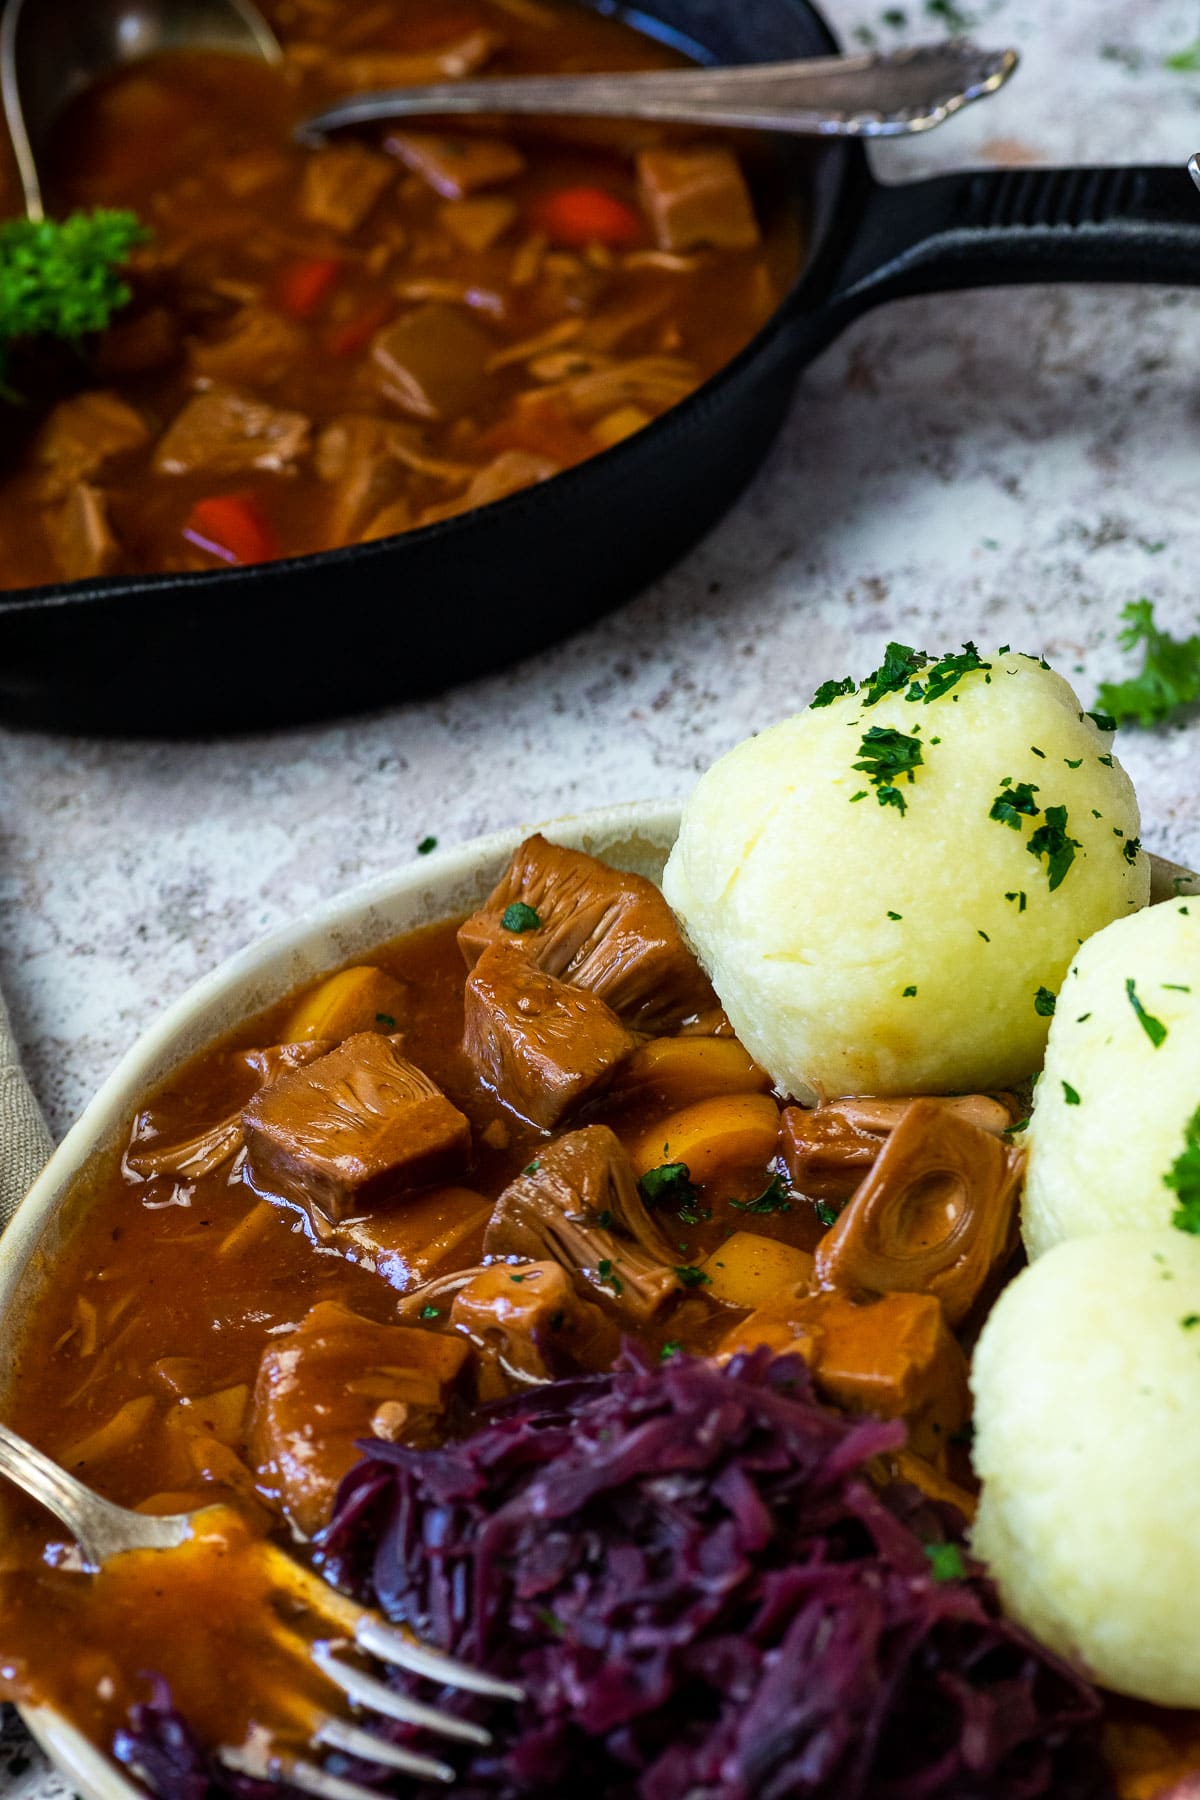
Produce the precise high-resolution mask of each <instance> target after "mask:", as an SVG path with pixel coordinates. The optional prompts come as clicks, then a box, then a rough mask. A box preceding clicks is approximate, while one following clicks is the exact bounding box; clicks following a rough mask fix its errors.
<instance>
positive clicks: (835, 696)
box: [808, 675, 856, 707]
mask: <svg viewBox="0 0 1200 1800" xmlns="http://www.w3.org/2000/svg"><path fill="white" fill-rule="evenodd" d="M855 686H856V684H855V682H854V680H853V678H852V677H851V676H849V675H845V676H843V677H842V679H841V681H823V682H822V683H821V685H820V687H819V688H818V689H817V691H816V693H815V694H814V695H813V697H812V699H811V700H810V701H809V703H808V704H809V706H810V707H818V706H832V705H833V703H834V701H835V700H840V699H841V697H842V695H843V694H853V693H854V692H855Z"/></svg>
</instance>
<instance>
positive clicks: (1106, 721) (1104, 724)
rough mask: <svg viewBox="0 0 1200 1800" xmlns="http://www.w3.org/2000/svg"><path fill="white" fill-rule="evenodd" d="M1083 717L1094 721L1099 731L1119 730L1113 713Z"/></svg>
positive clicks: (1097, 713) (1096, 713)
mask: <svg viewBox="0 0 1200 1800" xmlns="http://www.w3.org/2000/svg"><path fill="white" fill-rule="evenodd" d="M1122 635H1124V634H1122ZM1083 716H1084V718H1085V719H1090V720H1091V721H1092V724H1093V725H1094V726H1095V727H1096V730H1097V731H1115V730H1116V729H1117V721H1116V720H1115V719H1114V718H1113V716H1112V714H1111V713H1106V712H1090V713H1084V715H1083Z"/></svg>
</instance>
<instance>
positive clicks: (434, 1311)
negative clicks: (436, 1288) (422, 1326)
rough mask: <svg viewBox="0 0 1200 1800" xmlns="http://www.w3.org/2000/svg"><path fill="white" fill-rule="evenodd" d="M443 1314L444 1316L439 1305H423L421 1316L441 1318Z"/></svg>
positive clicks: (424, 1317)
mask: <svg viewBox="0 0 1200 1800" xmlns="http://www.w3.org/2000/svg"><path fill="white" fill-rule="evenodd" d="M441 1316H442V1314H441V1309H440V1307H437V1306H423V1307H422V1308H421V1317H422V1318H423V1319H440V1318H441Z"/></svg>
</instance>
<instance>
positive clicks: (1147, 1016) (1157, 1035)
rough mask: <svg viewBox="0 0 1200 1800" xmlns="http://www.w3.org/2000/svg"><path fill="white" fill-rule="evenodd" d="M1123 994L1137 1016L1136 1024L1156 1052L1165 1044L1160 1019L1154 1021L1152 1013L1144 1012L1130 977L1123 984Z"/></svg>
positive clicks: (1165, 1031)
mask: <svg viewBox="0 0 1200 1800" xmlns="http://www.w3.org/2000/svg"><path fill="white" fill-rule="evenodd" d="M1125 993H1126V995H1127V996H1128V999H1129V1004H1130V1006H1132V1008H1133V1010H1134V1012H1135V1013H1136V1014H1137V1018H1138V1024H1139V1025H1140V1026H1141V1028H1142V1030H1143V1031H1144V1032H1145V1034H1146V1036H1147V1037H1148V1038H1149V1039H1150V1042H1151V1043H1152V1044H1153V1045H1154V1048H1155V1049H1156V1050H1157V1049H1158V1048H1159V1046H1160V1044H1164V1043H1165V1042H1166V1037H1167V1028H1166V1026H1165V1025H1164V1024H1163V1022H1162V1020H1161V1019H1156V1018H1155V1017H1154V1014H1153V1013H1148V1012H1147V1011H1146V1009H1145V1007H1144V1006H1143V1005H1142V1003H1141V1001H1140V1000H1139V999H1138V996H1137V988H1136V987H1135V985H1134V981H1133V977H1132V976H1130V978H1129V980H1128V981H1126V983H1125Z"/></svg>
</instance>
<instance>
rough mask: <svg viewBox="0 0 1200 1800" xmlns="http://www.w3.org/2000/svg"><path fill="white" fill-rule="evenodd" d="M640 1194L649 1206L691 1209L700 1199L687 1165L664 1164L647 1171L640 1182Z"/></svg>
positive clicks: (679, 1163) (678, 1163)
mask: <svg viewBox="0 0 1200 1800" xmlns="http://www.w3.org/2000/svg"><path fill="white" fill-rule="evenodd" d="M638 1192H639V1193H640V1194H641V1196H642V1199H643V1200H644V1201H645V1202H646V1205H647V1206H675V1207H680V1208H683V1207H689V1206H691V1204H692V1202H693V1201H694V1200H696V1199H697V1198H698V1197H699V1193H700V1190H699V1188H698V1187H696V1186H694V1184H693V1182H692V1178H691V1174H690V1172H689V1170H688V1166H687V1164H686V1163H681V1162H677V1163H663V1164H662V1166H661V1167H660V1168H657V1169H647V1170H646V1173H645V1174H644V1175H643V1176H642V1178H641V1180H640V1181H639V1182H638Z"/></svg>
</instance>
